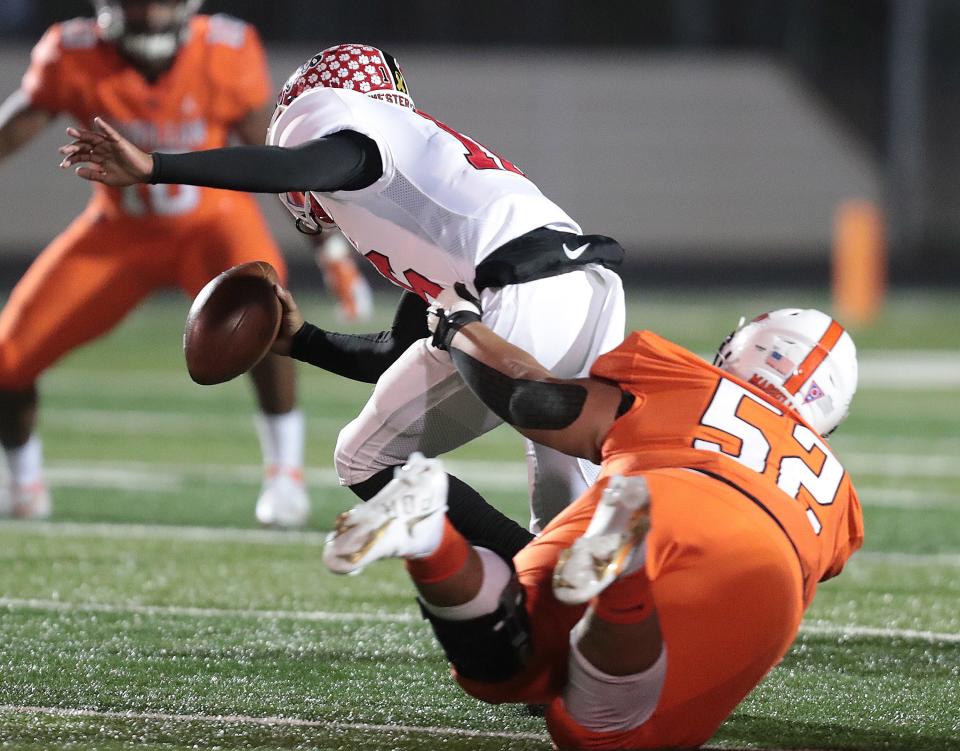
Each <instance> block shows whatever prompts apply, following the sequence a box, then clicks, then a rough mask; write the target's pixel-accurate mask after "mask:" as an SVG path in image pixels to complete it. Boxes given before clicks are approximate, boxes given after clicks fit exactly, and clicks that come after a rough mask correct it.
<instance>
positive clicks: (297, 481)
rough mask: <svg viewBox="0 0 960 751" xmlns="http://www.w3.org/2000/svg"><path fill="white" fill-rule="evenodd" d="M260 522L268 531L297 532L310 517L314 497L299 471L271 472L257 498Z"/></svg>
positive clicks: (283, 470) (257, 511) (258, 519)
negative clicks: (277, 528)
mask: <svg viewBox="0 0 960 751" xmlns="http://www.w3.org/2000/svg"><path fill="white" fill-rule="evenodd" d="M256 515H257V521H258V522H260V523H261V524H262V525H263V526H265V527H282V528H284V529H296V528H298V527H302V526H303V525H304V524H306V523H307V517H308V516H310V496H308V495H307V488H306V486H305V485H304V483H303V475H302V474H301V472H300V471H299V470H291V469H282V470H279V471H276V472H271V473H270V474H268V476H267V477H266V478H265V479H264V481H263V487H262V488H261V490H260V497H259V498H257V508H256Z"/></svg>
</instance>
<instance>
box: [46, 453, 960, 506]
mask: <svg viewBox="0 0 960 751" xmlns="http://www.w3.org/2000/svg"><path fill="white" fill-rule="evenodd" d="M843 462H844V464H845V466H846V467H847V469H848V470H849V471H850V473H851V475H853V477H857V476H858V475H864V474H869V475H871V476H873V477H887V478H893V479H905V478H911V477H923V478H932V479H945V480H953V479H957V478H960V462H958V461H957V457H956V456H954V455H951V454H942V455H941V454H923V455H917V454H899V453H882V454H880V453H866V452H864V453H860V452H857V453H847V454H845V455H844V456H843ZM445 464H446V466H447V468H448V469H449V470H450V472H451V473H453V474H455V475H457V476H458V477H460V478H461V479H463V480H464V481H465V482H468V483H470V484H474V485H476V486H477V487H478V488H481V489H484V488H485V489H497V490H516V491H517V492H521V493H526V489H527V467H526V465H525V464H523V463H522V462H514V461H509V462H502V461H483V460H470V459H454V460H447V461H446V462H445ZM262 476H263V470H262V468H261V467H259V466H257V465H251V464H246V465H244V464H238V465H230V464H168V463H153V462H140V461H110V462H107V461H52V462H50V463H49V465H48V467H47V477H48V480H49V482H50V484H51V485H53V486H61V487H102V488H116V489H124V490H135V491H136V490H139V491H142V492H145V493H149V492H171V491H176V490H180V489H182V488H183V486H184V485H186V484H187V483H188V481H189V480H190V479H191V478H202V479H204V480H208V481H212V482H222V483H226V484H231V485H233V484H237V483H239V484H256V483H258V482H260V480H261V478H262ZM306 479H307V483H308V484H310V485H312V486H314V487H323V488H334V487H338V486H339V484H340V483H339V481H338V479H337V475H336V472H335V471H334V470H333V468H332V467H311V468H308V469H307V470H306ZM883 492H884V493H885V494H887V495H886V497H885V498H884V499H882V500H880V501H878V505H879V504H882V505H896V500H895V496H894V493H896V492H897V491H896V490H890V489H884V491H883ZM862 495H863V496H864V501H865V502H867V503H869V502H870V496H869V494H868V493H862ZM914 498H915V500H912V501H910V500H908V501H905V502H904V504H903V505H904V506H906V507H913V506H916V505H917V503H918V502H919V501H920V499H918V498H916V496H914ZM946 500H947V501H948V502H949V498H947V499H946ZM956 500H957V503H958V504H960V497H958V498H957V499H956Z"/></svg>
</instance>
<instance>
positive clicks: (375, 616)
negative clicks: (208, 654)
mask: <svg viewBox="0 0 960 751" xmlns="http://www.w3.org/2000/svg"><path fill="white" fill-rule="evenodd" d="M0 608H6V609H9V610H42V611H51V612H69V613H112V614H119V615H125V614H131V615H155V616H175V617H176V616H179V617H187V618H250V619H254V620H261V619H263V620H284V621H309V622H319V623H326V622H337V623H343V622H354V621H363V622H368V623H421V624H422V623H423V620H422V619H421V618H420V617H418V616H417V615H415V614H414V613H364V612H349V611H343V612H338V611H322V610H253V609H243V608H194V607H184V606H177V605H135V604H113V603H95V602H78V603H73V602H64V601H61V600H40V599H18V598H14V597H0ZM800 631H801V633H810V634H822V635H828V636H840V637H858V636H869V637H873V636H878V637H882V638H887V639H905V640H908V641H927V642H932V643H936V644H960V634H954V633H950V632H938V631H920V630H917V629H902V628H878V627H873V626H857V625H850V624H837V623H829V622H827V621H812V622H807V623H803V624H802V625H801V626H800Z"/></svg>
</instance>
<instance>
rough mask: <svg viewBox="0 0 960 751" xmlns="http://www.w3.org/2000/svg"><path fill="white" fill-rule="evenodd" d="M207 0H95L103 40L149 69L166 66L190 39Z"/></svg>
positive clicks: (98, 25)
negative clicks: (192, 26)
mask: <svg viewBox="0 0 960 751" xmlns="http://www.w3.org/2000/svg"><path fill="white" fill-rule="evenodd" d="M202 4H203V0H94V2H93V6H94V10H95V11H96V14H97V18H96V20H97V29H98V32H99V34H100V36H101V38H102V39H104V40H105V41H108V42H111V43H113V44H116V45H117V47H118V48H119V49H120V50H121V52H123V54H124V55H125V56H127V57H128V58H130V59H131V60H133V61H134V62H135V63H137V64H138V65H141V66H143V67H144V68H147V69H162V68H165V67H167V66H168V65H169V64H170V63H171V62H172V61H173V58H174V56H175V55H176V54H177V51H178V50H179V49H180V46H181V45H182V44H183V42H184V41H185V40H186V38H187V33H188V25H189V23H190V19H191V18H192V17H193V16H194V15H195V14H196V13H197V11H198V10H200V6H201V5H202Z"/></svg>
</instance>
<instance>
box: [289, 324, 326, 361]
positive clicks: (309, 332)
mask: <svg viewBox="0 0 960 751" xmlns="http://www.w3.org/2000/svg"><path fill="white" fill-rule="evenodd" d="M319 330H320V329H319V328H318V327H316V326H314V325H313V324H312V323H307V322H306V321H304V322H303V326H301V327H300V328H298V329H297V333H295V334H294V335H293V336H292V337H290V357H292V358H293V359H294V360H305V359H306V357H305V349H306V346H307V344H308V342H309V341H310V337H311V336H313V334H314V332H316V331H319Z"/></svg>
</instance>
